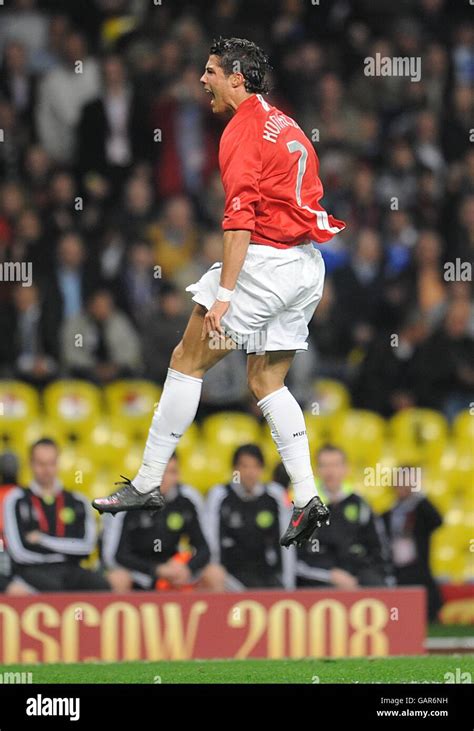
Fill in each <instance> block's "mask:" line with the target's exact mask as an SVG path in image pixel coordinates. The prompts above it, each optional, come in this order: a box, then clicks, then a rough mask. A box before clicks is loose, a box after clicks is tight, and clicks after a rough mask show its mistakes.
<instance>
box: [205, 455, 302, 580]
mask: <svg viewBox="0 0 474 731" xmlns="http://www.w3.org/2000/svg"><path fill="white" fill-rule="evenodd" d="M264 467H265V462H264V457H263V454H262V451H261V449H260V447H258V446H257V445H256V444H243V445H242V446H241V447H239V448H238V449H237V450H236V451H235V453H234V456H233V460H232V468H233V480H232V482H228V483H227V484H226V485H216V486H215V487H214V488H213V489H212V490H210V492H209V495H208V498H207V503H206V521H207V522H206V525H207V534H208V537H209V544H210V546H211V554H212V559H213V563H212V564H211V565H210V566H209V569H208V572H207V576H208V578H209V572H210V571H211V570H213V574H212V582H213V588H214V589H215V590H216V591H224V590H228V591H243V590H245V589H293V588H294V548H293V546H292V547H290V549H286V548H282V547H281V545H280V535H281V534H282V533H283V531H284V530H285V527H286V525H287V524H288V521H289V520H290V517H291V510H290V508H289V505H288V498H287V494H286V491H285V490H284V488H283V487H282V486H281V485H279V484H277V483H276V482H263V480H262V477H263V471H264ZM209 580H210V578H209Z"/></svg>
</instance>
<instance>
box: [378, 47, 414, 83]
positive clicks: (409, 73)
mask: <svg viewBox="0 0 474 731" xmlns="http://www.w3.org/2000/svg"><path fill="white" fill-rule="evenodd" d="M364 67H365V68H364V74H365V76H406V77H408V78H409V79H410V81H412V82H414V81H420V79H421V56H393V57H390V56H382V54H381V53H376V54H375V56H366V57H365V58H364Z"/></svg>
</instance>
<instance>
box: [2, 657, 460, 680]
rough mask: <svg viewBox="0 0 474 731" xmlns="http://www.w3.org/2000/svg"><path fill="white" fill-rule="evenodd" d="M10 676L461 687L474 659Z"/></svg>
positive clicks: (29, 668) (128, 666)
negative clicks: (414, 684) (451, 685)
mask: <svg viewBox="0 0 474 731" xmlns="http://www.w3.org/2000/svg"><path fill="white" fill-rule="evenodd" d="M9 672H16V673H25V672H31V673H32V682H33V683H148V684H153V683H305V684H308V683H355V682H357V683H412V682H416V683H445V682H447V681H448V682H449V681H450V682H456V683H460V682H466V681H467V679H468V677H469V676H468V675H467V674H468V673H470V676H471V679H474V655H428V656H422V657H390V658H374V659H370V658H361V659H357V658H354V659H352V658H351V659H345V658H344V659H340V660H339V659H336V660H190V661H179V660H175V661H170V662H145V661H140V662H120V663H82V664H67V665H66V664H57V665H53V664H52V665H4V666H0V680H1V679H2V676H3V679H4V680H3V682H4V683H6V682H8V681H7V680H6V679H5V675H4V674H5V673H9ZM447 673H450V675H446V674H447ZM10 682H12V681H10ZM17 682H18V681H17Z"/></svg>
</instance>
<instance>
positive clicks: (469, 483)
mask: <svg viewBox="0 0 474 731" xmlns="http://www.w3.org/2000/svg"><path fill="white" fill-rule="evenodd" d="M473 418H474V417H473ZM450 466H451V470H450V472H451V475H450V482H451V484H452V485H453V488H454V490H455V491H456V492H457V493H459V494H461V495H466V496H469V495H474V452H473V450H472V448H471V447H470V446H469V445H468V444H457V445H455V448H454V451H453V452H452V455H451V456H450Z"/></svg>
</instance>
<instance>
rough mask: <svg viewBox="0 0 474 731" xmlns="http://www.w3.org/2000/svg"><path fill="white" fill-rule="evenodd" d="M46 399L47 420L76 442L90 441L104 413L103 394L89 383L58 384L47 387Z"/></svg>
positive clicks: (72, 381) (67, 382) (69, 382)
mask: <svg viewBox="0 0 474 731" xmlns="http://www.w3.org/2000/svg"><path fill="white" fill-rule="evenodd" d="M43 399H44V407H45V414H46V417H48V418H49V419H51V420H52V421H53V420H54V422H55V423H56V424H57V427H58V429H59V430H61V431H62V432H63V433H64V434H65V435H66V436H67V437H68V438H71V439H75V440H78V439H83V438H85V437H86V438H87V436H88V435H89V432H90V430H91V429H92V428H93V426H94V425H95V424H96V422H97V421H98V419H99V417H100V415H101V411H102V399H101V392H100V390H99V389H98V388H97V386H94V385H93V384H92V383H88V382H87V381H79V380H63V381H55V382H54V383H51V384H49V386H46V388H45V390H44V394H43Z"/></svg>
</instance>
